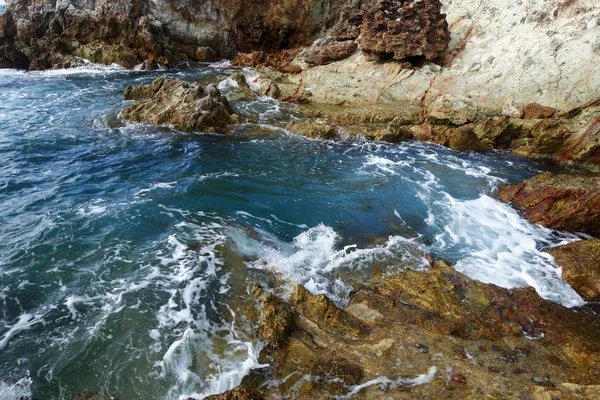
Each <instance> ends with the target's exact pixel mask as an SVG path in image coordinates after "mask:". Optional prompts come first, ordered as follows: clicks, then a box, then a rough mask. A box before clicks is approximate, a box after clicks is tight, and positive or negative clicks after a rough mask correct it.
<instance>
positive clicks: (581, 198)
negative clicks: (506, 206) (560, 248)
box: [498, 173, 600, 235]
mask: <svg viewBox="0 0 600 400" xmlns="http://www.w3.org/2000/svg"><path fill="white" fill-rule="evenodd" d="M498 197H499V198H500V200H502V201H505V202H510V203H511V204H512V205H513V206H514V207H515V208H517V209H518V210H521V211H522V212H523V213H524V214H525V217H526V218H527V219H528V220H529V221H531V222H533V223H536V224H541V225H543V226H546V227H549V228H553V229H562V230H567V231H575V232H586V233H589V234H591V235H600V177H597V176H590V177H586V176H573V175H564V174H561V175H551V174H549V173H545V174H541V175H537V176H535V177H533V178H531V179H529V180H526V181H525V182H523V183H521V184H519V185H503V186H501V187H500V189H499V190H498Z"/></svg>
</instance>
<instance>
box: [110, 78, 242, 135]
mask: <svg viewBox="0 0 600 400" xmlns="http://www.w3.org/2000/svg"><path fill="white" fill-rule="evenodd" d="M125 100H134V101H135V103H133V104H131V105H129V106H127V107H125V108H124V109H123V110H122V111H121V116H123V117H124V118H125V119H128V120H129V121H132V122H143V123H150V124H157V125H172V126H174V127H175V128H177V129H181V130H184V131H205V132H219V133H223V132H224V130H225V127H226V126H227V125H229V124H232V123H236V122H238V115H237V114H235V113H234V112H233V110H232V109H231V106H230V105H229V102H228V101H227V99H226V98H225V97H224V96H222V95H221V92H220V91H219V89H218V88H217V87H216V86H215V85H208V86H207V87H206V88H204V87H202V86H200V85H198V84H196V83H190V82H184V81H181V80H178V79H177V80H173V79H165V78H158V79H156V80H155V81H154V82H152V84H150V85H147V86H136V87H131V86H128V87H127V89H126V90H125Z"/></svg>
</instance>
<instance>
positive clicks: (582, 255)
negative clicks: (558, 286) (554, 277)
mask: <svg viewBox="0 0 600 400" xmlns="http://www.w3.org/2000/svg"><path fill="white" fill-rule="evenodd" d="M548 253H550V254H551V255H552V256H553V257H554V259H555V260H556V263H557V264H558V266H559V267H561V268H562V270H563V273H562V277H563V279H564V280H565V281H567V282H569V284H570V285H571V286H573V288H574V289H575V290H576V291H577V292H578V293H579V294H581V296H582V297H583V298H584V299H585V300H588V301H600V239H591V240H582V241H580V242H575V243H569V244H566V245H564V246H559V247H554V248H552V249H550V250H548Z"/></svg>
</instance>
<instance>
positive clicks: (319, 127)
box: [286, 119, 340, 140]
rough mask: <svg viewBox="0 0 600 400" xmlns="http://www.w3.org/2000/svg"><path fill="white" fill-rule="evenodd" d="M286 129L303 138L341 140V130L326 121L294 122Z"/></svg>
mask: <svg viewBox="0 0 600 400" xmlns="http://www.w3.org/2000/svg"><path fill="white" fill-rule="evenodd" d="M286 129H287V130H288V131H291V132H294V133H298V134H300V135H302V136H306V137H309V138H317V139H328V140H331V139H339V138H340V130H339V128H338V127H337V126H336V125H333V124H331V123H330V122H329V121H328V120H325V119H315V120H304V121H292V122H290V123H289V124H288V125H287V127H286Z"/></svg>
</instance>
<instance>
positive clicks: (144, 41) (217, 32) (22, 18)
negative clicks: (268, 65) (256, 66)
mask: <svg viewBox="0 0 600 400" xmlns="http://www.w3.org/2000/svg"><path fill="white" fill-rule="evenodd" d="M349 3H351V1H349V0H317V1H307V0H285V1H277V0H269V1H258V0H251V1H242V0H170V1H165V0H125V1H117V0H108V1H100V0H58V1H57V0H45V1H40V0H14V1H8V2H7V5H6V14H5V15H4V16H2V17H0V67H18V68H27V69H47V68H53V67H65V66H70V65H71V64H73V63H74V57H73V56H79V57H83V58H86V59H89V60H91V61H93V62H100V63H105V64H110V63H113V62H114V63H118V64H120V65H123V66H124V67H128V68H132V67H134V66H135V65H137V64H139V63H141V62H143V61H146V60H151V61H154V62H158V63H161V64H165V65H174V64H175V63H177V62H180V61H187V60H192V61H210V60H214V59H217V58H221V57H226V58H230V57H232V56H233V55H234V54H235V53H236V52H237V51H253V50H267V51H275V50H280V49H283V48H289V47H297V46H303V45H308V44H310V43H311V42H312V41H313V40H314V39H316V38H317V37H319V36H320V35H322V34H323V33H324V32H326V31H327V30H328V29H330V28H331V27H332V26H333V25H334V24H335V23H336V22H337V20H338V18H339V15H340V12H341V10H342V8H343V7H344V6H346V5H347V4H349Z"/></svg>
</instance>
